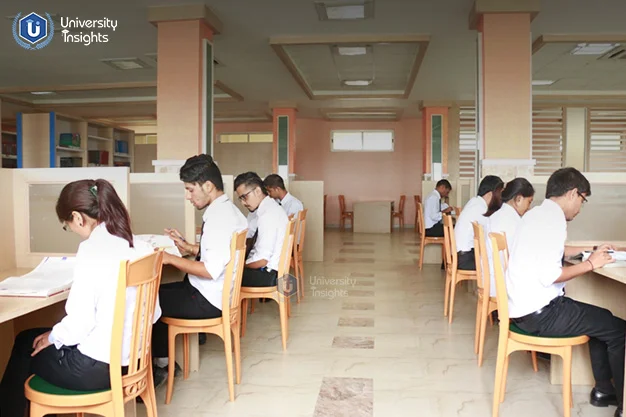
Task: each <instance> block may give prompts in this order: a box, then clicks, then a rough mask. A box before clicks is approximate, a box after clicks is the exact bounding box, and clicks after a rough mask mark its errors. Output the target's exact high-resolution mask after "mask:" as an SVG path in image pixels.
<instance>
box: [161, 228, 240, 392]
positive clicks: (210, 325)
mask: <svg viewBox="0 0 626 417" xmlns="http://www.w3.org/2000/svg"><path fill="white" fill-rule="evenodd" d="M247 233H248V230H247V229H246V230H243V231H241V232H238V233H237V232H235V233H233V237H232V239H231V241H230V261H229V262H228V264H227V265H226V271H225V273H224V291H223V292H222V317H219V318H214V319H177V318H172V317H163V318H162V319H161V320H162V321H163V323H165V324H167V338H168V346H169V348H168V360H169V364H168V374H167V393H166V395H165V404H169V403H170V402H171V401H172V393H173V391H174V373H175V365H176V336H178V335H182V336H183V349H184V351H183V358H184V359H183V378H184V379H187V378H189V335H190V334H194V333H211V334H214V335H217V336H219V337H220V338H221V339H222V340H223V341H224V353H225V355H226V375H227V378H228V394H229V397H230V401H235V386H234V382H233V352H232V351H233V347H234V350H235V369H236V372H237V384H239V383H241V347H240V346H241V343H240V340H239V332H240V330H241V329H240V326H241V310H240V307H239V306H240V303H241V298H240V296H239V295H240V292H241V278H242V276H243V268H244V264H245V254H246V234H247Z"/></svg>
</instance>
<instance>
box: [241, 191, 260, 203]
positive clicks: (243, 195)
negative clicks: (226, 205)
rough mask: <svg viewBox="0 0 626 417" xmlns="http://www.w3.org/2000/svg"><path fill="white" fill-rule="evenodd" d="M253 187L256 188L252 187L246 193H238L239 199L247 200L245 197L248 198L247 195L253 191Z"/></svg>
mask: <svg viewBox="0 0 626 417" xmlns="http://www.w3.org/2000/svg"><path fill="white" fill-rule="evenodd" d="M255 189H256V188H253V189H252V190H250V191H248V192H247V193H245V194H242V195H240V196H239V201H244V200H247V199H248V195H249V194H250V193H251V192H252V191H254V190H255Z"/></svg>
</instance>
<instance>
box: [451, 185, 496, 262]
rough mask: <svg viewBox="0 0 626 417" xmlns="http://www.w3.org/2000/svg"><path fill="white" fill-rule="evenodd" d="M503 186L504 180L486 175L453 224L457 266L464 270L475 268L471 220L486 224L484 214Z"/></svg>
mask: <svg viewBox="0 0 626 417" xmlns="http://www.w3.org/2000/svg"><path fill="white" fill-rule="evenodd" d="M503 188H504V182H503V181H502V180H501V179H500V177H497V176H495V175H487V176H486V177H485V178H483V180H482V181H481V182H480V185H479V186H478V195H477V196H476V197H473V198H472V199H471V200H470V201H468V202H467V204H465V207H463V210H462V211H461V215H460V216H459V218H458V219H457V220H456V225H455V226H454V237H455V240H456V250H457V268H458V269H463V270H465V271H475V270H476V259H475V258H474V227H473V226H472V223H473V222H478V224H480V225H482V226H483V227H485V226H486V224H487V218H486V217H485V216H484V214H485V213H486V212H487V207H488V206H489V203H491V199H492V198H494V196H495V197H496V198H498V196H499V193H500V192H502V189H503Z"/></svg>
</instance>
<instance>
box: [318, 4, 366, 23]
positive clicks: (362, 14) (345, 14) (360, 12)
mask: <svg viewBox="0 0 626 417" xmlns="http://www.w3.org/2000/svg"><path fill="white" fill-rule="evenodd" d="M314 4H315V10H316V11H317V15H318V17H319V19H320V20H322V21H327V20H363V19H371V18H373V17H374V0H344V1H333V0H322V1H315V2H314Z"/></svg>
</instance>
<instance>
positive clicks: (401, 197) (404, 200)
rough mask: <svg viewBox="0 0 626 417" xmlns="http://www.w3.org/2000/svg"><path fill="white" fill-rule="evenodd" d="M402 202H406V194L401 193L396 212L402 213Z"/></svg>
mask: <svg viewBox="0 0 626 417" xmlns="http://www.w3.org/2000/svg"><path fill="white" fill-rule="evenodd" d="M404 203H406V196H405V195H401V196H400V204H399V206H400V207H398V213H404Z"/></svg>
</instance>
